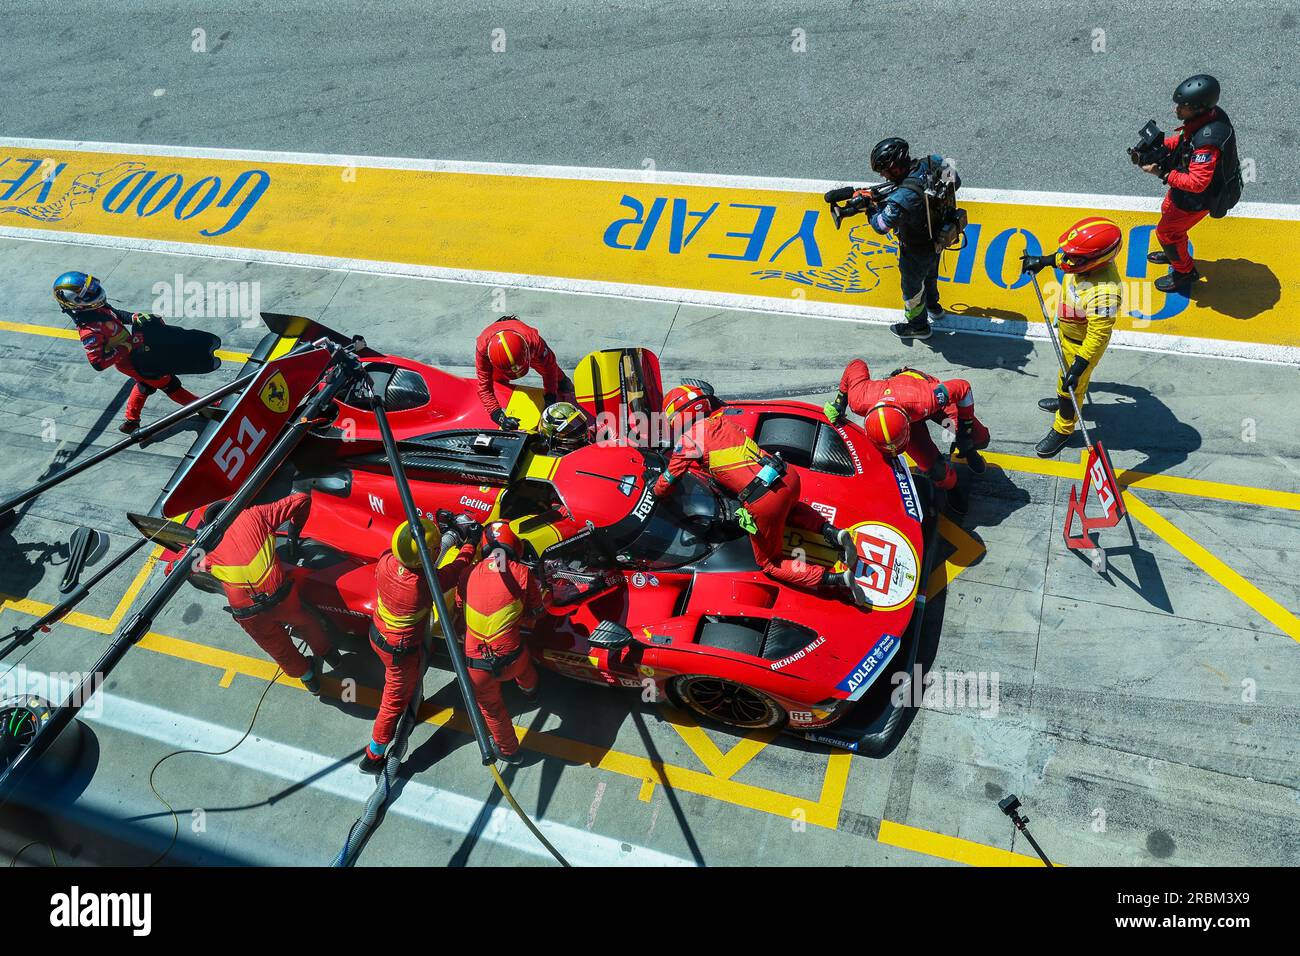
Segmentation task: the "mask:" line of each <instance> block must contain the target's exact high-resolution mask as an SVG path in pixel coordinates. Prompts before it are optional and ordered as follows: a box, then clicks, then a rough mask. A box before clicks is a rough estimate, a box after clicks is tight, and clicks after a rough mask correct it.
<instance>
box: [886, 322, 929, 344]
mask: <svg viewBox="0 0 1300 956" xmlns="http://www.w3.org/2000/svg"><path fill="white" fill-rule="evenodd" d="M889 331H891V332H893V333H894V334H895V335H897V336H898V337H899V338H900V339H902V340H903V341H904V342H910V341H912V340H913V339H917V340H918V341H921V342H924V341H925V340H926V339H928V338H929V337H930V323H929V322H928V321H927V320H926V318H925V316H923V315H918V316H917V317H916V318H914V319H913V320H912V321H910V322H895V323H894V324H893V325H891V326H890V327H889Z"/></svg>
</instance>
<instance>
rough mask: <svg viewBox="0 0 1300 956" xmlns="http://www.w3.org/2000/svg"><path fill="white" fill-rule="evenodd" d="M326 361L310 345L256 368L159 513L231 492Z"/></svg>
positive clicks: (324, 354) (169, 514)
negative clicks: (258, 368) (255, 375)
mask: <svg viewBox="0 0 1300 956" xmlns="http://www.w3.org/2000/svg"><path fill="white" fill-rule="evenodd" d="M328 364H329V352H327V351H326V350H325V349H311V350H309V351H306V352H298V353H296V354H293V355H286V356H285V357H284V358H280V359H276V360H275V361H274V362H268V363H267V364H266V365H264V366H262V368H261V370H260V371H259V372H258V373H257V377H256V378H254V379H253V381H251V382H250V383H249V384H248V385H247V387H245V389H244V391H243V392H242V393H241V394H240V396H239V401H238V402H236V403H235V407H234V408H232V409H230V411H228V412H227V413H226V416H225V417H224V418H223V419H222V420H221V424H220V426H219V427H217V429H216V430H215V431H213V432H212V434H210V435H209V436H208V437H207V439H206V440H204V442H203V443H202V445H201V446H199V447H198V448H197V449H195V450H194V452H193V453H192V454H193V461H192V462H191V464H190V466H189V467H188V468H187V469H185V472H184V474H182V475H181V477H180V480H179V481H178V482H176V485H175V487H173V488H172V490H171V493H170V494H168V496H167V499H166V500H165V501H164V502H163V506H162V513H163V515H164V516H166V517H168V518H174V517H176V516H177V515H181V514H184V513H185V512H187V511H193V510H194V509H195V508H197V507H199V506H201V505H206V504H211V503H212V502H214V501H220V500H221V499H223V498H228V497H229V496H230V495H232V494H234V492H235V490H236V489H237V488H238V487H239V485H240V483H241V482H243V481H244V480H245V479H246V478H247V477H248V476H249V475H250V474H252V472H253V469H254V468H256V467H257V463H258V462H259V461H261V460H262V456H264V455H265V454H266V452H267V449H268V448H270V447H271V445H272V443H273V442H274V441H275V436H276V435H278V434H279V433H280V430H281V429H282V428H284V426H285V423H286V422H288V420H289V417H290V416H291V415H292V414H293V412H294V410H295V409H297V407H298V405H299V403H300V402H301V401H302V399H303V396H305V395H306V394H307V393H308V392H309V391H310V390H311V388H312V386H314V385H315V384H316V382H317V381H318V380H319V379H320V374H321V372H323V371H324V370H325V366H326V365H328Z"/></svg>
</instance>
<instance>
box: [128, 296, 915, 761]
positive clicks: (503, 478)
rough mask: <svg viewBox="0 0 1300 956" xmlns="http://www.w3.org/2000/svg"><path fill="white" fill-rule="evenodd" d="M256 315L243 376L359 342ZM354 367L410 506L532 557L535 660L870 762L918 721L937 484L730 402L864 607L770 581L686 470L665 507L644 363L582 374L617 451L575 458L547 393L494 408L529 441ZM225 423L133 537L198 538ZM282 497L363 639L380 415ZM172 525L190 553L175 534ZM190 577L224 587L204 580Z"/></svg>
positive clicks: (273, 492)
mask: <svg viewBox="0 0 1300 956" xmlns="http://www.w3.org/2000/svg"><path fill="white" fill-rule="evenodd" d="M263 318H264V320H265V321H266V323H267V325H268V327H269V328H270V329H271V330H272V331H271V333H270V334H269V335H268V336H267V337H266V338H265V339H264V340H263V342H262V343H261V344H260V346H259V347H258V349H257V350H256V352H255V353H254V355H253V357H252V358H251V359H250V364H249V367H248V368H249V370H252V369H255V368H258V367H259V366H266V367H265V369H264V373H269V372H270V370H271V366H267V365H266V363H268V362H272V363H273V364H274V361H275V360H276V359H279V358H280V357H281V356H284V355H286V354H287V353H288V352H289V351H290V349H291V348H292V347H293V346H294V345H295V344H296V343H297V342H298V341H299V340H302V341H312V340H316V339H318V338H320V337H327V338H331V339H333V340H335V341H337V342H347V341H349V340H348V339H346V338H345V337H344V336H342V335H339V334H338V333H335V332H333V331H332V330H330V329H328V328H326V327H324V326H321V325H319V324H318V323H315V322H312V321H311V320H308V319H303V318H300V317H294V316H279V315H271V314H264V316H263ZM360 355H361V361H362V362H363V363H364V365H365V367H366V368H367V370H368V371H369V373H370V377H371V379H372V380H374V381H376V382H378V383H379V387H378V389H377V392H378V393H379V394H381V395H382V401H383V402H384V407H385V408H386V409H387V412H388V417H389V420H390V422H391V425H392V428H393V432H394V434H395V436H396V438H397V440H398V447H399V452H400V455H401V458H402V464H403V465H404V466H405V468H406V471H407V474H408V476H409V478H410V481H411V485H412V490H413V494H414V498H415V503H416V506H417V508H419V509H420V510H421V512H422V513H424V514H428V515H433V514H434V513H436V512H437V511H438V509H448V510H450V511H453V512H466V513H468V514H470V515H471V516H473V517H474V518H476V519H478V520H480V521H483V522H486V521H488V520H490V519H497V518H501V519H505V520H508V521H509V522H510V523H511V525H512V526H513V527H514V529H515V530H516V531H517V532H518V534H519V535H520V537H521V538H522V539H523V540H524V541H525V542H526V543H527V545H528V548H527V550H529V551H530V552H531V554H530V555H529V558H530V559H531V560H532V561H534V562H535V563H536V566H537V567H538V568H539V569H540V570H541V571H542V574H543V577H544V580H545V581H546V582H547V583H548V584H549V586H550V587H551V590H552V594H553V598H554V605H553V606H552V607H551V608H549V610H548V613H546V614H544V615H543V616H542V618H541V619H540V620H539V621H538V622H537V624H536V626H535V627H534V628H533V629H532V630H531V631H530V632H527V633H526V639H527V643H528V647H529V650H530V651H531V653H532V655H533V658H534V660H535V661H536V663H537V664H538V665H539V666H541V667H545V668H547V669H548V670H552V671H555V672H557V673H560V674H564V675H565V676H567V677H571V678H573V679H575V680H581V681H585V682H587V683H592V684H601V685H607V686H610V687H619V688H629V689H631V690H635V691H637V692H639V693H641V695H642V696H643V697H644V698H645V699H653V700H661V699H664V698H665V697H666V698H668V699H669V700H671V701H673V702H675V703H677V704H679V705H680V706H683V707H686V708H688V709H690V710H691V711H693V712H695V713H696V714H698V715H699V716H700V717H702V718H706V719H709V720H715V721H720V722H722V723H724V724H728V725H730V726H732V727H736V728H742V729H757V728H776V727H780V728H785V729H787V730H789V731H792V732H797V733H800V734H802V735H804V736H806V737H808V738H810V739H813V740H818V741H821V742H825V743H831V744H834V745H836V746H842V747H847V748H849V749H853V750H859V751H865V752H878V751H880V750H882V749H884V748H885V747H887V746H888V745H889V742H890V740H891V739H892V737H893V735H894V732H895V731H896V729H897V725H898V722H899V719H900V717H901V715H902V712H903V709H904V707H905V697H904V695H901V694H895V693H891V692H893V691H895V689H897V688H903V689H905V688H906V686H907V685H906V683H905V682H907V681H908V680H910V675H911V673H912V668H913V664H914V663H915V659H916V649H917V645H918V643H919V642H918V636H919V631H920V625H921V620H922V617H923V615H924V607H925V598H924V593H923V592H924V588H925V582H926V579H927V578H928V572H929V569H930V566H931V563H932V560H933V553H934V537H935V534H934V531H935V523H936V516H935V514H934V507H933V505H932V500H931V497H932V492H931V488H930V485H929V482H928V481H926V480H925V479H924V478H920V477H916V478H914V477H913V475H912V474H911V473H910V472H909V470H908V468H907V467H906V465H905V464H904V463H902V462H901V461H897V460H885V459H883V458H882V457H881V455H880V454H879V452H877V451H876V450H875V448H874V447H873V446H872V445H871V444H870V443H869V442H868V441H867V439H866V436H865V435H864V433H863V432H862V430H861V429H860V428H859V427H858V426H857V425H854V424H845V425H841V426H831V425H830V424H828V423H827V421H826V419H825V416H824V415H823V413H822V412H821V410H820V409H818V408H815V407H814V406H812V405H809V404H807V403H804V402H792V401H763V402H733V403H729V407H731V408H733V409H741V410H743V411H742V414H741V416H740V417H739V423H740V424H741V426H742V427H743V428H744V429H745V430H746V431H748V432H749V433H750V434H751V435H752V436H753V437H754V439H755V440H756V441H757V442H758V443H759V444H760V445H761V446H762V447H763V448H764V449H766V450H767V451H769V452H780V453H781V455H782V457H783V458H784V459H785V461H786V462H787V463H788V465H789V466H791V467H793V468H795V469H797V470H798V471H799V475H800V478H801V481H802V488H803V500H804V501H806V502H807V503H809V504H810V505H812V507H814V508H816V509H817V510H818V511H820V512H822V513H823V514H824V515H825V516H826V518H827V519H828V520H830V521H832V522H834V523H835V524H836V525H838V526H840V527H844V528H848V529H850V530H851V532H852V533H853V535H854V538H855V541H856V546H857V553H858V558H859V560H858V564H857V569H856V570H857V577H858V579H859V581H860V582H861V583H862V584H863V585H864V587H865V588H866V590H867V593H868V594H869V595H870V596H871V600H872V605H873V606H872V607H871V608H869V609H864V608H860V607H857V606H856V605H854V604H852V603H849V602H847V601H846V600H843V599H838V598H833V597H829V596H823V595H821V594H816V593H812V592H810V591H806V590H801V589H798V588H793V587H787V586H784V585H782V584H779V583H777V582H776V581H773V580H772V579H771V578H769V577H767V576H766V575H764V574H763V573H762V572H761V571H760V570H759V569H758V567H757V566H756V564H755V561H754V554H753V550H752V548H751V547H750V544H749V541H748V539H747V536H746V535H745V533H744V532H743V531H742V530H741V529H740V528H739V527H738V526H737V524H736V522H735V518H734V512H735V508H736V503H735V502H734V501H732V500H729V499H728V498H727V497H725V496H724V495H722V494H721V493H720V492H719V490H718V489H716V488H715V487H713V485H712V484H711V482H710V481H709V480H708V479H707V478H703V477H700V476H699V475H697V474H694V473H688V475H687V477H686V478H684V479H683V481H682V482H681V483H679V486H678V488H677V489H676V490H675V492H674V493H673V495H671V496H669V497H667V498H665V499H662V500H660V499H656V498H655V496H654V495H653V493H652V491H651V487H652V485H653V484H654V481H655V478H656V477H657V476H658V475H659V473H660V471H661V470H662V469H663V467H664V466H665V464H666V455H665V453H664V450H663V449H660V448H657V447H653V446H652V444H651V443H650V442H648V441H645V440H636V439H637V437H638V436H642V435H648V434H649V432H650V431H651V430H650V429H648V428H647V423H648V422H651V421H652V420H653V414H652V413H654V412H657V411H658V410H659V403H660V400H661V397H662V385H661V383H660V380H659V363H658V359H657V358H656V357H655V356H654V354H653V353H652V352H649V351H648V350H644V349H635V348H631V349H614V350H609V351H604V352H597V353H593V354H592V355H589V356H587V358H585V359H584V360H583V361H582V362H581V363H580V364H579V366H578V368H577V369H576V370H575V374H574V385H575V388H576V391H577V397H578V403H579V404H580V405H581V406H583V408H584V409H585V410H586V411H587V412H588V413H589V414H590V415H592V416H593V418H594V419H595V421H596V423H597V425H598V426H600V425H601V424H602V423H609V422H611V421H612V422H616V423H617V428H616V429H614V431H613V432H611V431H610V430H609V429H606V433H607V434H612V433H614V432H616V433H617V434H618V435H619V436H621V440H617V441H601V440H597V441H594V442H592V443H589V444H585V445H581V446H580V447H576V448H572V449H569V450H561V449H556V448H553V447H548V444H547V442H546V440H545V439H544V438H543V437H542V436H541V435H539V434H537V433H535V432H533V431H531V429H532V428H533V427H534V426H535V425H536V423H537V422H538V420H539V416H540V411H541V401H542V399H541V395H540V393H539V392H538V391H537V390H534V389H529V388H511V387H510V386H508V385H499V386H498V389H499V394H498V397H499V399H500V401H501V405H502V407H503V408H506V409H507V414H509V415H510V416H512V417H515V418H518V419H519V420H520V422H521V429H523V430H521V431H514V432H506V431H501V430H499V429H498V428H497V427H496V426H495V425H494V424H493V423H492V422H491V421H490V420H489V419H488V417H487V415H486V414H485V413H484V412H483V408H482V405H481V403H480V402H479V400H478V397H477V395H476V393H475V383H474V381H473V380H472V379H465V378H460V377H457V376H455V375H451V374H448V373H447V372H443V371H441V370H439V369H436V368H433V367H431V366H428V365H424V364H422V363H419V362H415V361H412V360H410V359H406V358H402V357H400V356H396V355H385V354H380V353H378V352H375V351H373V350H371V349H368V348H365V349H362V350H361V352H360ZM286 369H287V366H286ZM286 374H288V373H287V371H286ZM263 377H264V378H265V377H266V375H265V374H264V376H263ZM284 382H285V380H284V379H283V378H281V377H280V376H279V375H276V376H275V377H274V379H272V381H271V382H270V383H269V384H267V385H265V386H259V385H258V383H254V385H253V386H250V388H257V387H263V391H264V393H265V389H267V388H272V389H273V392H274V388H277V387H280V386H283V385H284ZM271 397H272V398H275V399H277V400H278V401H280V402H281V404H282V399H280V398H279V396H277V395H275V394H272V396H271ZM724 397H725V396H724ZM239 398H240V396H239V395H232V396H230V397H229V398H228V399H227V400H226V403H225V406H226V407H228V408H229V407H233V406H234V405H235V404H236V402H237V401H238V400H239ZM264 400H265V394H264ZM267 405H268V406H271V405H272V402H270V401H267ZM611 416H613V417H612V418H611ZM221 427H222V423H221V422H219V421H213V422H210V423H209V424H208V425H207V427H206V429H205V431H204V432H203V433H202V434H200V436H199V437H198V438H197V439H196V441H195V444H194V447H193V448H192V449H191V451H190V454H189V455H188V456H187V458H186V460H185V462H184V463H182V465H181V466H180V468H179V469H178V470H177V472H176V474H175V475H174V476H173V477H172V479H171V481H170V482H169V483H168V486H167V488H166V489H165V490H164V492H163V494H162V496H161V497H160V498H159V500H158V502H157V504H155V506H154V509H153V510H152V512H151V514H152V515H153V520H150V519H149V518H141V517H139V516H136V518H135V520H136V521H137V524H141V526H142V527H143V526H145V525H149V526H150V527H151V528H155V529H156V528H157V526H158V523H159V519H179V520H181V521H182V522H183V523H184V524H186V525H188V526H189V527H194V526H196V525H197V524H198V521H199V520H200V516H201V508H199V507H198V506H199V505H200V504H201V503H205V502H207V501H211V500H213V498H214V495H213V494H212V493H211V491H209V492H208V493H207V495H206V496H205V495H204V491H203V487H202V486H203V485H204V482H203V481H200V480H197V478H196V476H198V475H199V474H200V472H201V470H202V468H204V467H209V466H210V463H211V462H212V461H213V460H214V459H215V460H216V461H218V462H223V461H226V460H228V459H229V457H230V445H229V440H228V439H226V440H225V441H224V442H222V444H221V447H213V446H215V445H217V443H218V440H220V435H219V430H220V429H221ZM597 431H598V433H599V432H600V429H599V428H598V429H597ZM629 436H631V437H629ZM267 444H269V441H268V442H267ZM241 454H242V453H241ZM223 456H224V457H223ZM223 467H224V465H223ZM291 488H294V489H299V490H302V489H306V488H311V489H312V494H313V504H312V509H311V515H310V518H309V519H308V522H307V525H306V528H305V530H304V532H303V535H302V540H301V542H299V543H297V544H296V545H295V547H294V548H293V551H292V552H289V551H288V542H287V540H286V543H285V550H284V552H283V553H285V555H286V557H287V558H289V559H290V560H291V563H292V567H293V569H294V573H296V575H297V577H298V586H299V588H300V593H301V594H302V597H303V600H304V603H306V604H309V605H311V606H314V607H316V608H317V609H319V611H320V612H321V613H322V615H323V616H324V617H325V618H326V619H327V622H328V623H329V624H331V625H332V626H333V628H334V629H335V630H336V631H338V632H342V633H344V634H351V635H356V637H357V638H360V639H364V637H365V634H366V629H367V626H368V622H369V619H370V615H371V612H372V611H373V609H374V603H373V602H374V573H373V570H372V568H371V565H372V564H373V562H374V561H375V560H376V559H377V558H378V556H379V555H380V554H381V553H382V552H383V551H384V550H385V549H386V548H387V547H388V546H389V542H390V540H391V538H392V533H393V530H394V528H395V527H396V525H397V524H398V523H400V522H401V521H402V520H403V515H402V506H401V504H400V502H399V500H398V496H397V493H396V487H395V483H394V480H393V478H392V476H391V474H390V472H389V469H388V462H387V457H386V456H385V454H384V450H383V447H382V445H381V441H380V436H379V432H378V428H377V425H376V422H375V418H374V415H373V412H371V411H370V410H369V409H368V406H367V405H366V402H365V401H364V400H362V399H361V398H360V397H359V396H357V395H353V394H352V393H344V395H343V397H342V398H341V400H339V401H338V402H337V415H336V416H335V417H334V420H333V421H332V422H331V423H329V424H327V425H322V426H321V427H318V428H316V429H315V430H313V431H312V433H311V434H310V436H309V437H308V438H307V439H306V440H305V441H304V442H303V443H302V444H301V445H300V446H299V447H298V449H297V450H296V451H295V452H294V454H293V456H292V457H291V458H290V460H289V462H288V464H286V465H285V466H284V467H283V468H282V469H281V470H280V472H279V473H277V475H276V476H275V477H274V478H273V479H272V481H271V483H270V484H269V485H268V488H267V489H266V491H265V492H264V494H263V496H262V497H263V498H270V497H276V496H278V495H282V494H285V493H287V492H288V491H289V490H290V489H291ZM186 512H188V514H186ZM171 527H172V529H173V531H174V532H176V533H179V535H180V537H178V538H176V539H174V540H177V541H181V540H183V539H184V531H183V529H182V528H179V527H178V526H177V525H175V524H173V525H171ZM786 546H787V549H788V550H789V551H790V552H791V553H795V554H801V555H802V556H803V557H804V558H805V559H806V560H808V561H812V562H816V563H822V564H825V565H827V566H833V565H834V564H835V562H836V561H837V560H839V555H838V554H837V553H836V552H834V551H833V550H832V549H830V548H829V547H828V546H827V545H826V544H825V543H824V542H823V541H822V539H821V537H820V536H819V535H812V536H809V535H806V534H805V533H803V532H799V531H796V530H793V529H787V532H786ZM172 556H173V557H174V554H173V555H172ZM840 567H842V565H841V566H840ZM192 580H193V581H194V583H195V584H196V585H197V586H200V587H203V588H205V589H216V587H217V582H216V581H215V580H212V579H207V580H205V579H204V577H203V575H199V574H196V575H194V576H193V578H192ZM869 691H871V693H870V694H868V692H869Z"/></svg>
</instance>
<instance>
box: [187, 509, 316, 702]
mask: <svg viewBox="0 0 1300 956" xmlns="http://www.w3.org/2000/svg"><path fill="white" fill-rule="evenodd" d="M310 510H311V498H309V497H308V496H307V495H305V494H302V493H301V492H299V493H297V494H292V495H289V496H288V497H287V498H281V499H280V500H279V501H273V502H271V503H270V504H265V505H249V506H248V507H247V508H245V509H244V510H243V511H242V512H241V513H240V514H239V516H238V517H237V518H235V520H234V521H233V522H231V524H230V527H229V528H227V529H226V533H225V535H224V536H223V537H222V539H221V543H220V544H218V545H217V546H216V547H215V548H213V549H212V550H211V551H209V552H208V553H207V554H205V555H204V556H203V557H202V558H200V559H199V561H198V562H196V566H197V567H198V569H199V570H201V571H208V572H211V574H212V576H213V577H215V578H216V579H217V580H218V581H220V582H221V584H222V587H223V588H224V590H225V592H226V599H227V600H229V601H230V607H229V610H230V612H231V615H232V616H233V617H234V619H235V620H236V621H237V622H238V623H239V626H240V627H242V628H243V629H244V630H245V631H246V632H247V633H248V636H249V637H251V638H252V639H253V640H254V641H256V642H257V646H258V647H260V648H261V649H262V650H264V651H266V653H267V654H269V655H270V656H271V659H272V660H274V661H275V662H276V663H277V664H279V665H280V669H281V670H283V671H284V672H285V673H286V674H287V675H289V676H290V677H302V676H303V675H304V674H306V673H307V672H308V670H310V666H311V665H310V664H309V663H308V662H307V659H306V658H305V657H303V656H302V654H300V653H299V652H298V648H296V647H294V645H293V641H291V640H290V639H289V634H288V632H287V631H286V630H285V628H286V627H292V628H293V629H294V632H295V633H296V634H297V635H298V636H299V637H302V638H303V639H304V640H306V641H307V644H308V645H309V646H310V647H311V649H312V652H313V653H314V654H316V655H318V656H324V655H325V654H328V653H329V651H330V649H331V644H330V639H329V638H328V637H327V636H326V634H325V631H324V628H323V627H322V626H321V623H320V620H319V619H318V618H317V617H316V616H315V615H313V614H312V613H311V612H310V611H308V610H307V609H306V608H305V607H303V605H302V601H301V600H300V599H299V597H298V589H297V588H296V587H294V583H293V578H291V577H289V576H288V575H286V574H285V572H284V568H283V567H282V566H281V565H280V560H279V558H277V557H276V554H275V529H276V528H278V527H280V525H282V524H284V523H285V522H286V521H291V522H293V524H294V526H295V527H296V528H298V529H299V530H301V529H302V527H303V525H304V524H306V522H307V513H308V511H310ZM258 607H260V610H254V609H255V608H258Z"/></svg>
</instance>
